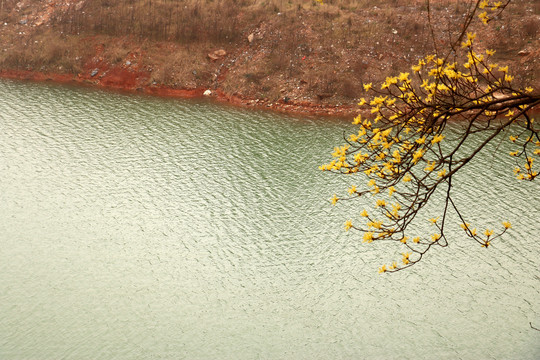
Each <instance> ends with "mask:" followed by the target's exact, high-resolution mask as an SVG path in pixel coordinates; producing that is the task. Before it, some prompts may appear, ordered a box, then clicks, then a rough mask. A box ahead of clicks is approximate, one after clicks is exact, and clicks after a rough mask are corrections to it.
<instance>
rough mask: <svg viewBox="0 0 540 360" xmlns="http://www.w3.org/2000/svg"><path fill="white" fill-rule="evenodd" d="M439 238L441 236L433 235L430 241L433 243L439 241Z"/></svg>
mask: <svg viewBox="0 0 540 360" xmlns="http://www.w3.org/2000/svg"><path fill="white" fill-rule="evenodd" d="M440 238H441V234H433V235H431V240H433V242H435V241H437V240H439V239H440Z"/></svg>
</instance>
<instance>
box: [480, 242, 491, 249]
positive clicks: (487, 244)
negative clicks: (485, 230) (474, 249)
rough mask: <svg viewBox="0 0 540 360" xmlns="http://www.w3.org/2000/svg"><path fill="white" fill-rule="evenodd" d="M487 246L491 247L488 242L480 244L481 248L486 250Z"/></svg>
mask: <svg viewBox="0 0 540 360" xmlns="http://www.w3.org/2000/svg"><path fill="white" fill-rule="evenodd" d="M489 245H491V243H490V242H489V241H486V242H485V243H483V244H482V247H485V248H487V247H488V246H489Z"/></svg>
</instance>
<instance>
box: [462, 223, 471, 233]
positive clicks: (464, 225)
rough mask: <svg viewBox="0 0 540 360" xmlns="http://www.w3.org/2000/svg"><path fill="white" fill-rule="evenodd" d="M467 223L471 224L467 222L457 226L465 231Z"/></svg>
mask: <svg viewBox="0 0 540 360" xmlns="http://www.w3.org/2000/svg"><path fill="white" fill-rule="evenodd" d="M469 225H471V224H469V223H464V224H460V225H459V226H461V228H462V229H463V230H465V231H466V230H467V228H468V227H469Z"/></svg>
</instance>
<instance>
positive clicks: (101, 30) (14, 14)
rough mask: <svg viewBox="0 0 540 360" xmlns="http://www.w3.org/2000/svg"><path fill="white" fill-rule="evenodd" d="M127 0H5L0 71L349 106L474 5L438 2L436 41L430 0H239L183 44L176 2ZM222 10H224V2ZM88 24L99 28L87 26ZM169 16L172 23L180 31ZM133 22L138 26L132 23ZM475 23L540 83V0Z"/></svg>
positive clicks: (246, 99)
mask: <svg viewBox="0 0 540 360" xmlns="http://www.w3.org/2000/svg"><path fill="white" fill-rule="evenodd" d="M216 1H217V0H216ZM225 1H229V0H221V4H222V5H223V6H226V5H227V3H225ZM231 1H232V0H231ZM119 3H122V2H121V1H120V2H116V3H115V2H110V1H109V2H108V1H105V0H97V1H94V2H90V1H89V0H78V1H51V0H39V1H38V0H34V1H30V0H21V1H12V0H4V1H2V5H1V6H2V7H1V8H0V21H1V23H0V44H1V48H0V71H1V72H2V74H3V76H4V77H10V76H11V77H26V78H34V79H38V80H39V79H47V78H50V79H53V80H57V81H78V82H84V83H89V84H95V85H100V86H106V87H112V88H119V89H127V90H135V91H136V90H139V91H146V92H149V93H154V94H160V95H170V96H199V95H202V93H203V92H204V91H205V90H210V91H211V94H212V96H216V97H218V98H220V99H224V100H227V101H232V102H235V103H240V104H243V105H248V106H258V107H261V106H262V107H270V108H278V109H282V110H285V111H307V112H315V113H331V114H349V113H351V112H354V111H355V104H356V103H357V102H358V99H359V98H360V97H361V96H362V83H365V82H374V83H377V82H382V81H383V80H384V79H385V77H386V76H388V75H390V74H393V73H399V72H400V71H407V70H408V69H409V68H410V66H411V65H413V64H415V63H416V62H417V61H418V59H419V58H421V57H423V56H424V55H425V54H427V53H431V52H433V51H434V47H438V48H445V47H446V45H447V44H448V39H451V38H454V37H455V36H456V34H458V33H459V31H460V30H461V27H460V24H461V23H462V21H463V18H464V16H465V14H466V12H467V7H466V5H465V4H466V2H459V1H452V0H447V1H432V2H431V4H432V6H431V13H430V15H431V19H432V21H431V25H432V28H433V32H434V35H435V37H434V39H435V40H433V38H432V37H431V36H430V34H431V29H430V26H429V22H428V21H427V20H428V12H427V11H426V10H427V9H426V6H425V2H423V1H417V2H414V1H412V2H411V1H399V0H389V1H376V2H375V1H372V2H370V1H360V2H358V3H361V5H355V6H353V5H351V4H352V3H354V2H350V1H344V0H341V1H340V0H336V1H333V2H327V3H326V4H324V5H320V4H318V3H315V2H313V3H310V2H298V3H293V4H292V5H283V2H281V7H280V6H279V4H280V2H276V3H275V4H274V7H273V8H271V9H267V8H265V7H262V6H259V7H254V6H251V7H249V6H247V5H238V4H239V3H238V2H236V1H235V2H234V4H236V5H235V6H237V8H235V9H233V10H234V11H232V10H231V12H230V13H229V14H228V17H229V18H228V19H225V20H227V21H230V23H231V24H232V25H231V24H227V23H223V21H224V20H223V19H221V18H220V20H219V21H217V20H215V24H216V25H215V26H214V28H215V29H218V27H219V29H218V30H219V32H215V31H214V30H212V29H213V28H212V27H211V26H206V27H205V26H200V27H197V29H200V32H199V33H194V34H191V38H190V39H189V40H186V39H185V38H181V37H180V35H178V34H180V29H184V30H183V31H185V27H184V28H180V25H179V23H178V22H179V21H180V20H178V19H180V16H183V14H182V13H178V14H177V16H178V17H177V20H174V19H172V17H171V18H170V19H168V20H167V18H166V15H165V14H167V11H168V10H167V8H166V6H167V5H166V3H170V2H161V3H160V2H159V1H157V2H156V0H154V5H151V6H154V7H149V8H148V9H150V10H152V11H155V12H156V14H161V13H160V12H159V11H162V12H163V11H165V12H163V15H160V19H163V18H165V20H164V21H162V22H160V23H159V24H157V23H156V22H155V21H154V20H152V18H151V17H149V19H150V20H152V21H153V22H152V23H145V22H144V21H146V20H145V18H144V17H143V15H138V14H137V13H136V11H143V10H144V9H145V8H144V7H143V6H147V5H146V1H138V2H137V1H134V0H133V1H127V0H126V2H125V3H126V4H128V3H129V4H132V5H129V6H128V5H125V6H126V7H125V9H124V8H118V6H120V5H114V4H119ZM150 3H151V2H150ZM156 3H157V5H156ZM137 4H138V5H137ZM160 4H161V5H160ZM230 4H231V6H233V5H232V4H233V3H230ZM289 4H291V2H289ZM115 6H116V7H115ZM130 6H131V7H130ZM137 6H139V7H137ZM148 6H150V5H148ZM159 6H162V7H161V8H159ZM175 6H176V5H175ZM194 6H195V5H194ZM216 6H217V5H216ZM156 7H157V8H156ZM129 9H131V10H129ZM156 9H157V10H156ZM186 9H187V5H186ZM213 9H214V8H213ZM216 9H217V10H216ZM216 9H214V10H215V11H216V12H217V13H218V14H219V12H220V11H224V10H223V9H225V7H222V8H216ZM169 10H170V9H169ZM195 10H197V8H193V9H191V8H190V10H189V11H191V14H194V13H193V11H195ZM203 10H204V9H202V10H201V9H200V8H199V10H197V11H198V13H197V16H199V17H200V18H201V21H207V22H208V21H213V20H211V19H212V18H211V17H210V16H212V14H210V13H209V14H208V15H204V13H203ZM122 11H124V12H125V13H123V12H122ZM129 11H131V13H130V12H129ZM186 11H188V10H186ZM130 14H131V15H130ZM115 16H116V17H115ZM127 16H131V18H132V20H129V19H128V20H126V17H127ZM138 16H139V17H138ZM204 16H209V18H204ZM213 16H217V15H215V14H214V15H213ZM154 17H155V14H154ZM96 19H100V20H99V22H98V20H96ZM103 19H105V20H103ZM185 19H188V20H191V21H193V22H194V24H193V25H190V26H191V28H193V27H194V26H198V23H197V21H199V20H196V19H195V20H193V18H192V17H187V18H185ZM185 19H184V20H183V21H188V20H185ZM205 19H206V20H205ZM208 19H210V20H208ZM90 21H94V22H95V24H93V26H89V25H88V22H90ZM105 21H108V22H105ZM124 21H126V22H124ZM129 21H131V22H129ZM167 21H169V22H171V23H174V24H175V26H176V29H177V32H176V33H174V31H172V30H171V29H173V26H172V25H171V23H168V22H167ZM175 21H176V22H175ZM133 22H137V24H138V23H140V24H141V25H140V26H138V27H136V26H133V27H132V28H129V27H130V26H131V25H130V24H132V23H133ZM180 22H181V21H180ZM96 24H98V25H99V26H97V25H96ZM126 24H127V25H126ZM156 24H157V25H156ZM113 25H114V26H113ZM151 25H152V26H153V27H151ZM229 25H230V26H229ZM479 25H480V24H478V22H477V24H475V25H474V26H473V29H474V30H476V31H478V32H479V36H478V38H479V47H480V48H482V49H484V48H493V49H495V50H497V53H496V55H495V58H496V59H497V61H500V62H501V64H509V65H510V68H511V69H512V72H513V73H514V74H516V80H517V81H518V82H520V83H521V84H527V85H532V86H533V87H534V88H535V89H540V76H539V75H540V66H539V61H540V60H539V58H540V57H539V55H540V4H538V2H537V1H535V0H521V1H520V0H516V1H514V2H513V3H512V4H511V5H510V6H509V7H508V8H507V9H506V10H505V12H504V13H503V14H502V16H501V17H500V18H498V19H494V20H493V21H492V22H490V24H488V25H487V26H479ZM145 26H147V28H145ZM158 26H160V27H158ZM188 28H189V27H188ZM156 29H157V30H159V31H161V32H159V31H158V32H157V33H156ZM160 29H163V30H160ZM145 31H146V32H147V33H148V34H150V33H151V34H153V35H152V36H150V35H147V33H145ZM212 31H214V32H212ZM175 34H176V35H175ZM216 34H218V35H219V36H218V35H216Z"/></svg>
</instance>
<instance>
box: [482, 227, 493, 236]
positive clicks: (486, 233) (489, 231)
mask: <svg viewBox="0 0 540 360" xmlns="http://www.w3.org/2000/svg"><path fill="white" fill-rule="evenodd" d="M484 234H485V235H486V236H487V237H490V236H491V235H493V230H489V229H486V231H484Z"/></svg>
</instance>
